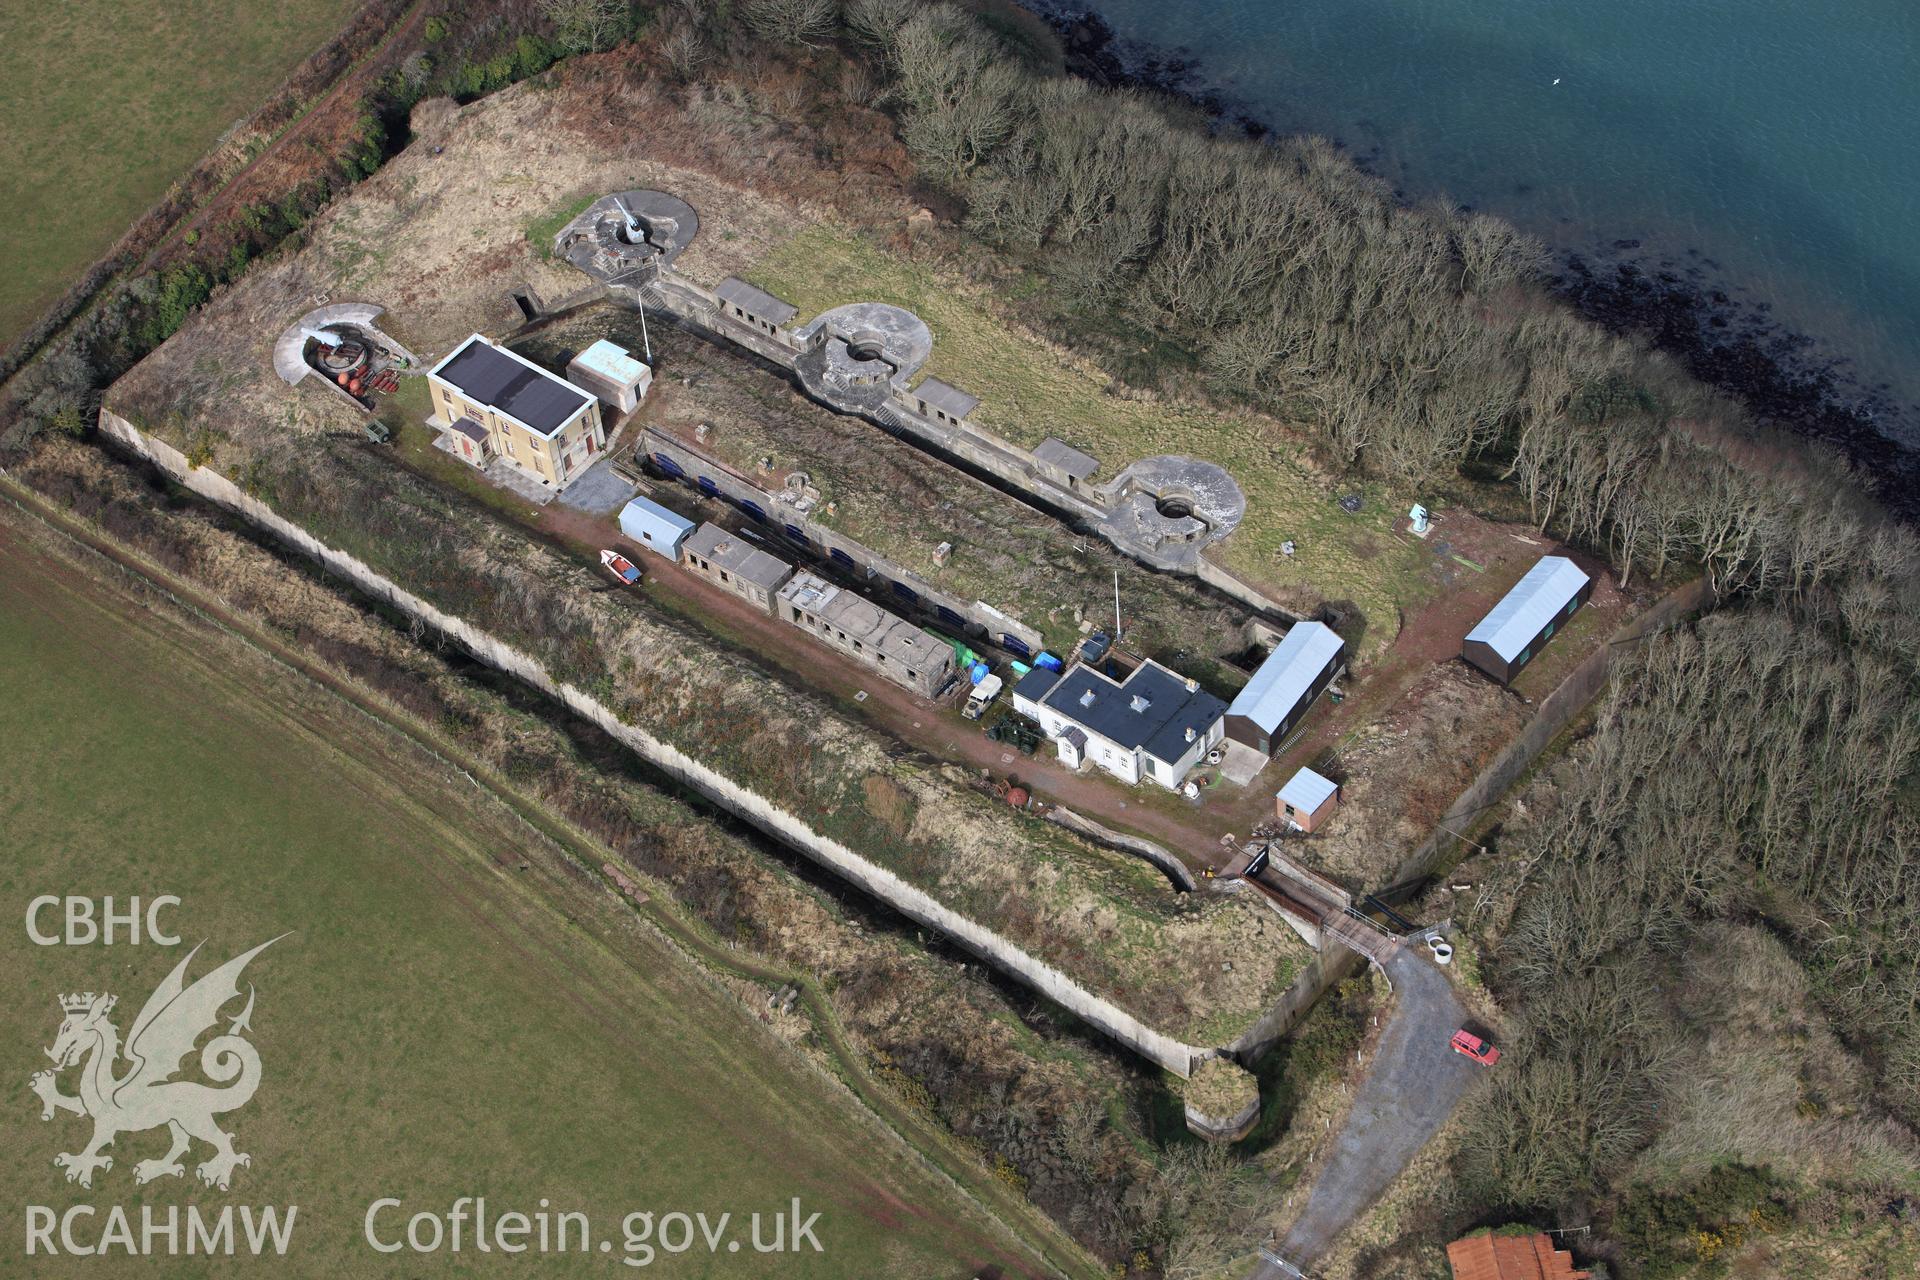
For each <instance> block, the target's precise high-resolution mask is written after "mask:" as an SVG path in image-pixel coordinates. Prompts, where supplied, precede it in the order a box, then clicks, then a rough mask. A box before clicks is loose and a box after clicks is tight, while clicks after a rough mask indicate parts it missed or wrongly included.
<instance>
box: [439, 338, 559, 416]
mask: <svg viewBox="0 0 1920 1280" xmlns="http://www.w3.org/2000/svg"><path fill="white" fill-rule="evenodd" d="M434 373H435V375H437V376H438V377H440V378H441V379H443V380H445V381H447V382H450V383H452V384H453V385H454V386H456V387H458V388H460V390H461V391H462V392H464V393H465V394H466V396H467V398H468V399H470V400H477V401H479V402H480V403H481V404H484V405H491V406H492V407H493V408H495V409H498V410H500V411H501V412H502V413H507V414H511V415H512V416H513V417H515V418H518V419H519V420H520V421H521V422H524V423H526V424H527V425H528V426H530V427H532V428H533V429H534V430H535V431H538V432H540V433H541V434H543V435H552V434H553V433H554V432H555V431H558V430H559V429H560V427H561V426H562V424H564V423H565V422H566V421H567V419H569V418H571V417H573V415H574V414H576V413H578V412H580V410H581V409H582V408H584V407H585V406H586V405H587V404H588V403H590V402H591V401H592V399H593V397H591V396H589V395H588V394H587V393H586V392H584V391H582V390H580V389H579V388H578V387H576V386H573V385H572V384H571V383H568V382H565V381H563V380H561V379H560V378H558V377H555V376H554V375H553V374H551V373H548V372H547V371H546V370H545V369H541V368H538V367H537V366H535V365H531V364H528V363H527V362H526V361H524V360H520V359H518V358H516V357H514V356H511V355H509V354H507V353H506V352H505V351H502V350H500V349H499V348H498V347H496V346H494V345H493V344H492V343H490V342H488V341H487V340H486V339H485V338H483V337H481V336H480V335H479V334H475V335H474V336H473V337H471V338H468V339H467V341H466V343H465V344H464V345H463V346H461V348H460V349H459V350H458V351H455V352H454V353H453V354H452V355H450V356H448V357H447V358H446V359H445V360H442V361H441V362H440V366H439V368H437V369H435V370H434Z"/></svg>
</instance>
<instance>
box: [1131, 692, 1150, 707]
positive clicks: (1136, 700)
mask: <svg viewBox="0 0 1920 1280" xmlns="http://www.w3.org/2000/svg"><path fill="white" fill-rule="evenodd" d="M1152 705H1153V703H1151V702H1149V701H1148V700H1147V696H1146V695H1145V694H1142V693H1136V694H1134V695H1133V709H1134V710H1135V711H1145V710H1146V709H1147V708H1148V707H1150V706H1152Z"/></svg>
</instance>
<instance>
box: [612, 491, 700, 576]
mask: <svg viewBox="0 0 1920 1280" xmlns="http://www.w3.org/2000/svg"><path fill="white" fill-rule="evenodd" d="M693 530H694V523H693V521H691V520H688V519H686V518H685V517H683V516H677V515H675V514H674V513H673V512H671V511H669V510H667V509H666V508H665V507H663V506H661V505H660V504H659V503H657V502H650V501H648V500H647V499H646V498H635V499H634V500H633V501H631V502H629V503H627V505H626V506H625V507H624V508H622V509H621V512H620V532H622V533H624V534H626V535H627V536H628V537H629V538H632V539H633V540H634V541H635V542H637V543H639V544H640V545H641V546H643V547H645V548H646V549H647V550H649V551H655V552H658V553H659V554H661V555H663V556H665V557H666V558H667V559H669V560H671V561H673V562H674V563H675V564H678V563H679V562H680V544H681V543H683V542H685V541H686V540H687V538H688V537H689V536H691V535H692V533H693Z"/></svg>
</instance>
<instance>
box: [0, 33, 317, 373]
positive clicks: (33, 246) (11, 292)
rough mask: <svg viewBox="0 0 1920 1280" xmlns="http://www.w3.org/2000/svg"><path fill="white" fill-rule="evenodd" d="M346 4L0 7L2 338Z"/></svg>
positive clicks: (154, 196)
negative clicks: (4, 190) (4, 184)
mask: <svg viewBox="0 0 1920 1280" xmlns="http://www.w3.org/2000/svg"><path fill="white" fill-rule="evenodd" d="M354 8H355V5H354V3H353V0H304V3H301V4H257V3H248V0H179V2H178V3H175V4H167V5H133V4H125V3H118V2H116V0H70V2H69V3H65V4H57V5H31V4H8V5H0V170H4V171H5V172H6V174H7V175H8V193H9V198H8V209H7V216H6V218H5V219H4V221H0V261H4V262H6V264H7V271H6V272H5V273H4V275H0V344H4V343H6V342H9V341H11V340H12V339H13V338H14V337H16V336H17V335H18V334H20V333H21V332H22V331H23V330H25V329H26V328H27V326H29V325H30V324H32V323H33V321H34V319H35V318H36V317H37V316H38V315H39V313H40V312H41V311H42V310H43V309H45V308H46V307H47V306H48V305H50V304H51V303H52V302H53V301H54V299H56V298H57V297H59V295H60V293H61V291H62V290H63V289H65V288H66V287H67V285H68V284H69V283H71V282H72V280H73V279H74V278H75V277H76V276H78V275H79V274H80V273H81V272H82V271H83V270H85V268H86V267H87V265H88V264H89V263H91V262H92V261H93V260H94V259H96V258H98V257H99V256H100V255H101V254H102V253H104V252H106V250H107V249H108V248H109V247H110V246H111V245H112V244H113V242H114V241H115V240H117V239H119V237H120V235H121V233H122V232H123V231H125V230H126V228H127V226H128V225H129V224H130V223H132V222H133V220H134V219H135V218H137V217H138V216H139V215H140V214H141V213H142V212H143V211H145V210H146V208H147V207H148V206H149V205H151V204H153V203H154V201H156V200H158V199H159V198H160V196H161V194H162V193H163V192H165V191H166V189H167V186H168V184H169V183H171V182H173V181H174V179H176V178H178V177H180V176H181V175H182V174H184V173H185V172H186V170H187V169H188V168H189V167H190V166H191V165H192V164H193V162H194V161H195V160H197V159H198V158H199V157H200V156H201V155H202V154H203V153H204V152H205V151H206V150H207V149H208V148H209V147H210V146H212V145H213V143H214V142H215V141H216V140H218V139H219V137H220V136H221V134H222V133H224V132H225V131H226V130H227V129H228V128H229V127H230V126H231V125H232V124H233V123H234V122H235V121H236V120H239V119H242V118H243V117H245V116H247V115H248V114H250V113H251V112H252V111H253V110H254V108H256V107H257V106H259V104H260V101H261V99H262V98H263V97H264V96H265V95H266V94H267V93H268V92H269V91H271V90H272V89H273V88H274V86H276V85H278V84H279V83H280V82H281V81H282V80H284V79H285V78H286V77H287V76H288V75H289V74H290V73H291V72H292V71H293V69H294V68H295V67H296V66H298V65H299V63H300V61H301V59H303V58H305V57H306V56H307V55H308V54H309V53H311V52H312V51H313V50H314V49H316V48H318V47H319V46H320V45H321V44H322V43H323V42H324V41H325V40H326V39H327V37H328V36H330V35H332V34H333V33H334V32H335V31H337V30H338V29H339V28H340V27H341V25H342V24H344V23H345V21H346V19H347V15H348V14H350V13H352V12H353V10H354Z"/></svg>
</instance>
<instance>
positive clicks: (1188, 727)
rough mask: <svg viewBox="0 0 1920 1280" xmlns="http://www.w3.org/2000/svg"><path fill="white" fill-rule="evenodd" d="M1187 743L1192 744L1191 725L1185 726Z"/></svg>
mask: <svg viewBox="0 0 1920 1280" xmlns="http://www.w3.org/2000/svg"><path fill="white" fill-rule="evenodd" d="M1187 741H1188V742H1192V741H1193V726H1192V725H1188V726H1187Z"/></svg>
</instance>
